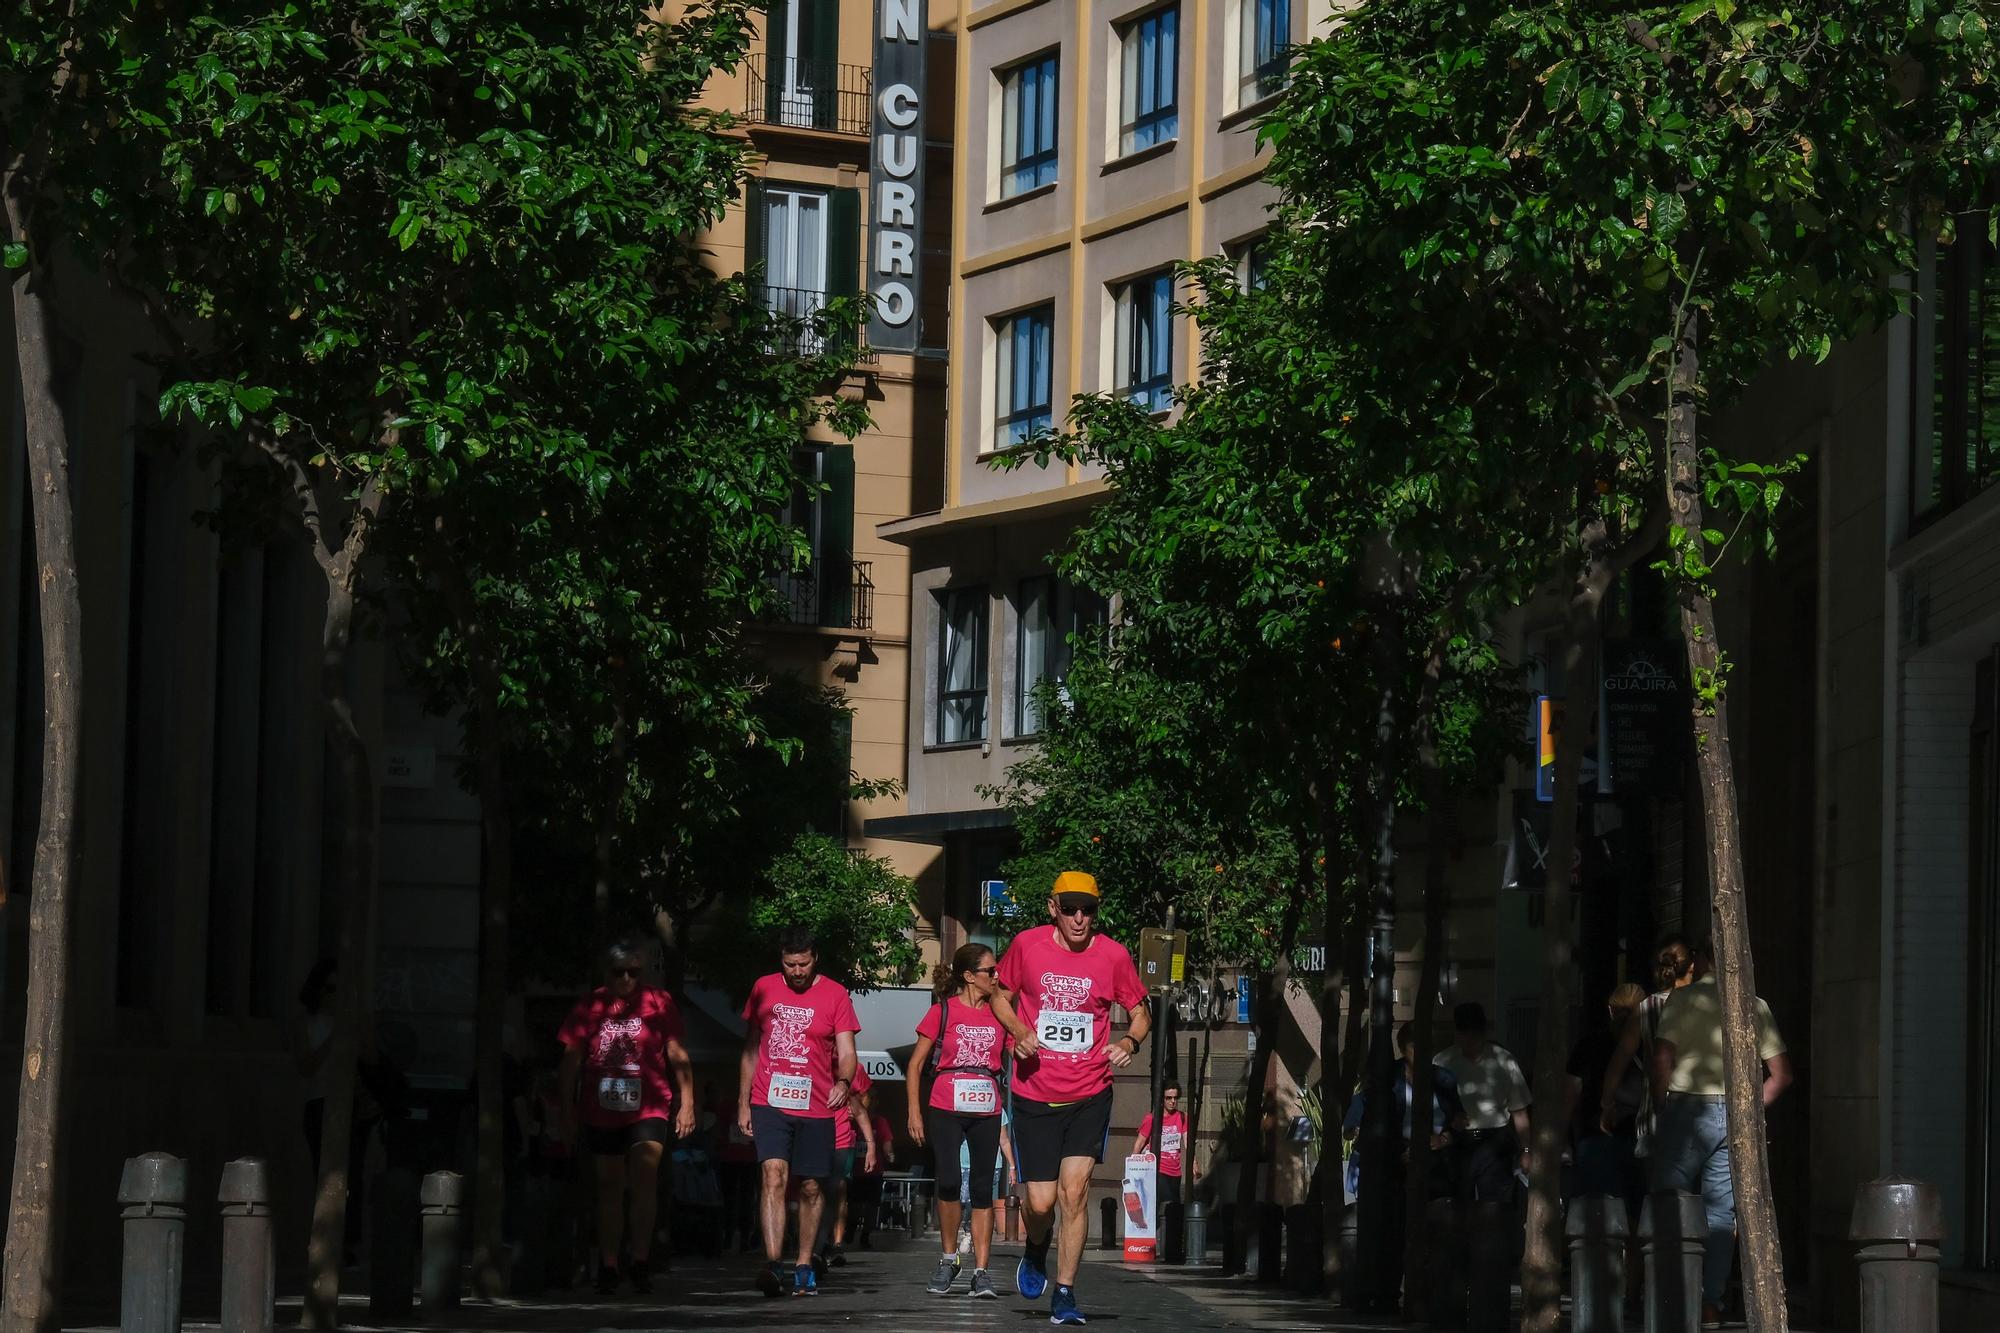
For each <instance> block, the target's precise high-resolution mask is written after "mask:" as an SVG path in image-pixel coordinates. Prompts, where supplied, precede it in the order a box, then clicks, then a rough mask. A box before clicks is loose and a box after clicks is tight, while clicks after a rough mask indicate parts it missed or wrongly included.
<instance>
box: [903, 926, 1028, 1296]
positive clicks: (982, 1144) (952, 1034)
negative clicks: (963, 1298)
mask: <svg viewBox="0 0 2000 1333" xmlns="http://www.w3.org/2000/svg"><path fill="white" fill-rule="evenodd" d="M999 972H1000V969H999V966H998V964H997V963H995V961H994V958H993V951H992V950H991V949H989V948H987V947H986V946H985V945H983V944H966V945H962V946H960V948H959V949H958V951H957V952H956V953H954V954H953V955H952V956H951V962H950V964H949V965H948V966H943V967H939V968H938V969H937V975H936V977H935V980H934V985H933V989H934V990H935V992H936V995H937V1003H935V1004H933V1005H932V1006H931V1007H930V1009H929V1010H928V1011H927V1012H926V1013H925V1014H924V1017H923V1021H922V1022H920V1023H918V1024H917V1045H916V1049H915V1050H914V1051H913V1052H912V1053H911V1055H910V1067H911V1068H912V1069H914V1070H917V1071H918V1074H917V1077H918V1078H919V1079H922V1078H923V1077H924V1073H925V1072H926V1071H928V1072H930V1073H932V1074H934V1075H935V1077H934V1078H933V1080H932V1082H931V1087H930V1096H929V1098H928V1099H927V1100H926V1099H925V1098H922V1097H920V1096H912V1097H911V1098H910V1111H909V1130H910V1137H911V1138H912V1139H915V1140H916V1141H917V1142H918V1143H919V1144H922V1145H926V1146H928V1147H929V1148H930V1149H931V1156H932V1160H933V1161H934V1162H935V1163H936V1175H937V1209H938V1238H939V1240H940V1242H941V1243H942V1245H943V1247H944V1253H943V1256H942V1257H941V1258H940V1259H939V1260H938V1268H937V1273H936V1275H935V1276H933V1277H932V1278H931V1280H930V1284H929V1288H928V1289H929V1290H930V1292H931V1293H932V1294H933V1295H937V1296H943V1295H946V1294H948V1293H949V1292H950V1291H951V1287H952V1283H953V1282H955V1281H956V1280H957V1278H958V1273H959V1247H958V1235H959V1227H960V1223H961V1219H962V1218H963V1217H964V1216H965V1214H966V1213H968V1212H969V1213H970V1214H971V1220H972V1281H971V1284H970V1286H969V1287H968V1289H967V1294H968V1295H971V1296H977V1297H993V1296H997V1295H998V1294H999V1293H998V1292H997V1291H996V1290H995V1289H994V1286H993V1279H992V1278H991V1277H990V1276H989V1275H988V1273H987V1268H988V1265H989V1264H990V1262H991V1260H992V1257H993V1162H994V1158H995V1157H996V1156H997V1155H998V1154H999V1151H1000V1069H1001V1063H1000V1062H1001V1057H1002V1056H1003V1055H1004V1053H1005V1051H1006V1047H1007V1031H1006V1029H1005V1028H1003V1027H1002V1026H1001V1025H1000V1020H999V1019H998V1018H997V1017H995V1016H994V1012H993V1004H992V1001H993V994H994V992H995V991H996V990H997V989H998V988H999V982H998V981H997V980H996V978H997V977H998V975H999ZM967 1190H969V1194H967V1196H966V1198H967V1203H966V1204H965V1205H961V1203H960V1195H961V1192H962V1191H967Z"/></svg>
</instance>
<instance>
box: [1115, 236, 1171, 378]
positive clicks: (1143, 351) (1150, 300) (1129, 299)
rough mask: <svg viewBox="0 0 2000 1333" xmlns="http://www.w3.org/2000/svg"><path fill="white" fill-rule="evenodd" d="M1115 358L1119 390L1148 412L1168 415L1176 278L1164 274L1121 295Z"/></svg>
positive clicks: (1135, 282) (1135, 281) (1146, 279)
mask: <svg viewBox="0 0 2000 1333" xmlns="http://www.w3.org/2000/svg"><path fill="white" fill-rule="evenodd" d="M1117 305H1118V330H1117V340H1118V341H1117V346H1116V348H1115V349H1114V352H1113V355H1114V356H1115V358H1116V360H1115V361H1114V366H1115V368H1116V370H1117V374H1118V389H1119V391H1120V392H1121V393H1123V394H1124V395H1125V396H1126V397H1127V398H1130V399H1131V400H1132V401H1133V402H1135V403H1137V404H1138V405H1139V406H1140V407H1143V408H1145V409H1146V410H1147V411H1148V412H1164V411H1166V410H1167V408H1169V407H1171V406H1172V405H1173V396H1174V325H1173V305H1174V275H1173V273H1172V272H1171V271H1170V270H1167V269H1161V270H1160V271H1159V272H1157V273H1149V274H1147V275H1146V276H1145V277H1143V278H1134V279H1133V280H1132V281H1130V282H1128V283H1125V284H1123V285H1121V286H1120V287H1119V288H1118V290H1117Z"/></svg>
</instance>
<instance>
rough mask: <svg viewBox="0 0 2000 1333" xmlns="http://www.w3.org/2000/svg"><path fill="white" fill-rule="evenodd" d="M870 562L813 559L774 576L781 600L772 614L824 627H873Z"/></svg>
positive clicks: (873, 593) (872, 567)
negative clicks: (802, 567)
mask: <svg viewBox="0 0 2000 1333" xmlns="http://www.w3.org/2000/svg"><path fill="white" fill-rule="evenodd" d="M873 570H874V564H873V562H872V561H868V560H850V561H847V562H846V563H845V564H844V565H836V564H831V563H826V562H820V563H815V564H813V565H811V566H809V567H807V568H805V569H801V570H798V571H797V572H795V573H791V574H783V575H780V576H779V578H778V591H779V592H780V593H781V594H783V596H784V601H783V602H782V603H780V604H779V606H778V608H777V611H776V618H777V619H779V620H781V621H783V622H785V623H786V624H791V625H819V626H822V627H824V628H827V629H873V628H874V627H875V580H874V577H873V574H872V571H873Z"/></svg>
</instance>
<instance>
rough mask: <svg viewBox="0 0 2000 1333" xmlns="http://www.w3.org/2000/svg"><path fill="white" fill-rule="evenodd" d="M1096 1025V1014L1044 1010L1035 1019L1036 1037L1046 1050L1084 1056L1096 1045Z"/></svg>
mask: <svg viewBox="0 0 2000 1333" xmlns="http://www.w3.org/2000/svg"><path fill="white" fill-rule="evenodd" d="M1096 1023H1097V1019H1096V1015H1094V1014H1068V1013H1063V1012H1061V1011H1059V1010H1054V1009H1044V1010H1042V1012H1041V1014H1040V1015H1038V1016H1037V1017H1036V1019H1035V1035H1036V1037H1037V1038H1038V1039H1039V1040H1040V1041H1041V1044H1042V1048H1043V1049H1044V1050H1049V1051H1060V1052H1061V1053H1063V1054H1064V1055H1082V1054H1084V1053H1085V1052H1086V1051H1088V1050H1090V1048H1091V1046H1092V1045H1093V1044H1094V1041H1093V1038H1094V1037H1095V1035H1096V1030H1097V1028H1096Z"/></svg>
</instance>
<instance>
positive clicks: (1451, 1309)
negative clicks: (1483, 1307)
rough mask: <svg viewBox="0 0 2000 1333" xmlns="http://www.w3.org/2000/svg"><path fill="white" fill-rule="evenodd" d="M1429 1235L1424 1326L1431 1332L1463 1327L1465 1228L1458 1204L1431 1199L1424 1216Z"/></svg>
mask: <svg viewBox="0 0 2000 1333" xmlns="http://www.w3.org/2000/svg"><path fill="white" fill-rule="evenodd" d="M1424 1222H1425V1230H1426V1231H1428V1232H1429V1233H1430V1247H1429V1265H1428V1267H1427V1269H1426V1270H1425V1274H1424V1278H1425V1281H1424V1305H1425V1322H1426V1323H1427V1324H1428V1325H1429V1326H1430V1327H1432V1328H1464V1327H1465V1228H1464V1227H1463V1226H1462V1225H1460V1218H1459V1212H1458V1204H1457V1203H1456V1202H1454V1201H1453V1200H1451V1199H1432V1200H1431V1201H1430V1204H1429V1206H1428V1207H1427V1208H1426V1209H1425V1212H1424Z"/></svg>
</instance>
